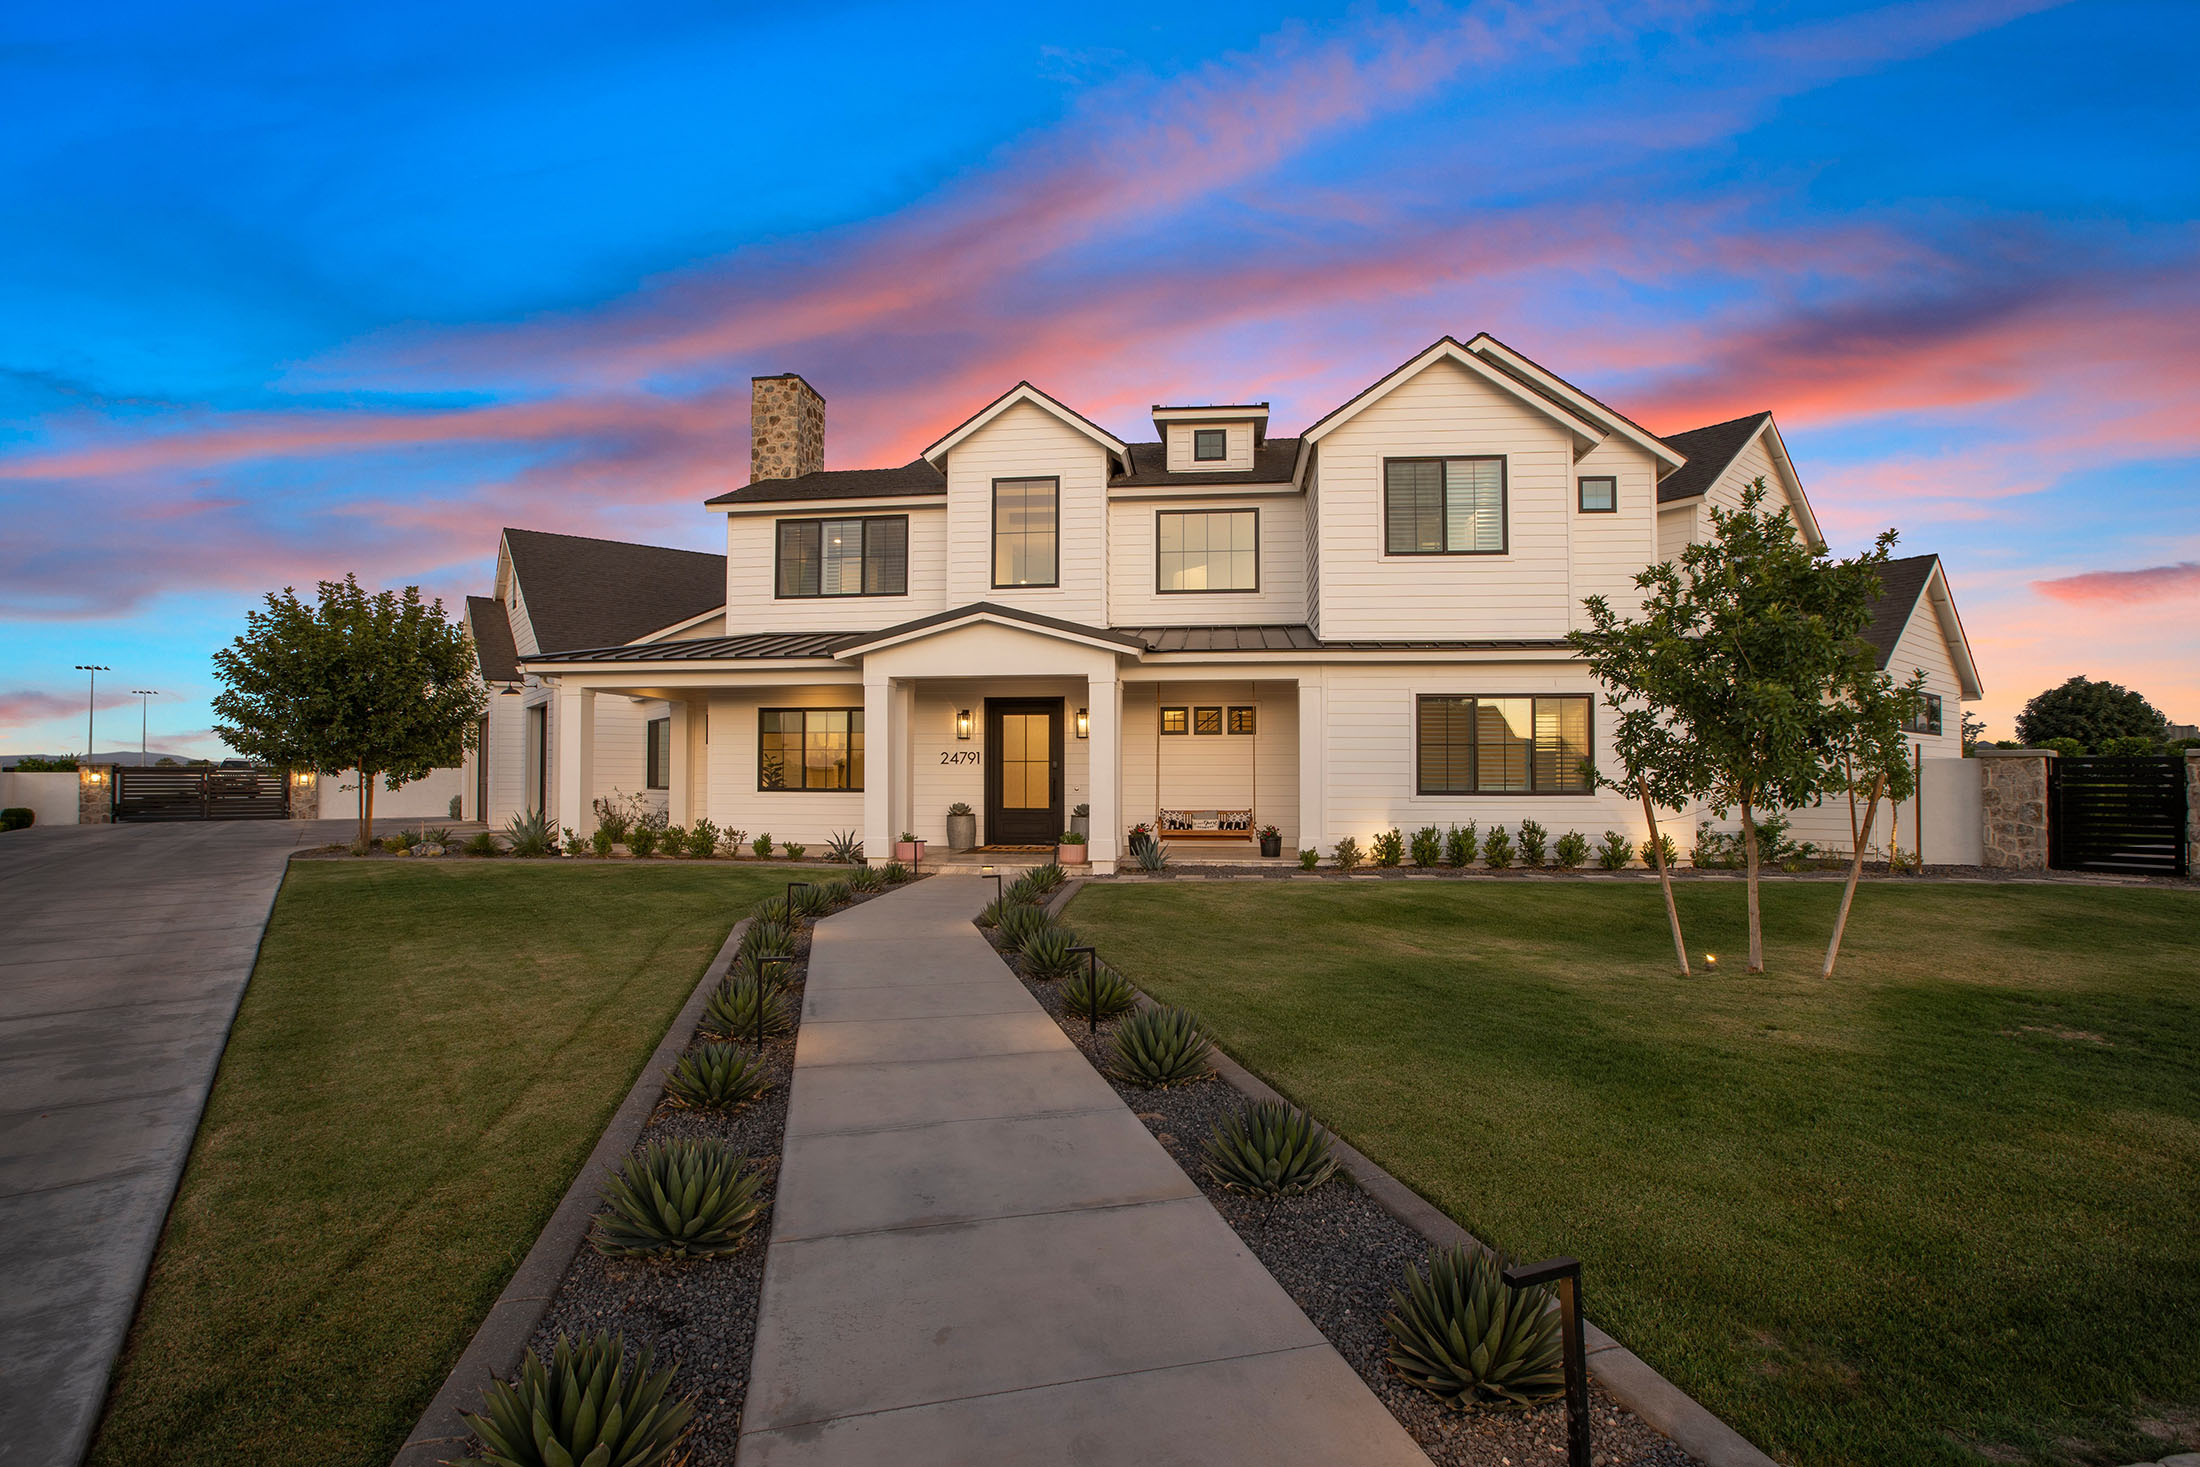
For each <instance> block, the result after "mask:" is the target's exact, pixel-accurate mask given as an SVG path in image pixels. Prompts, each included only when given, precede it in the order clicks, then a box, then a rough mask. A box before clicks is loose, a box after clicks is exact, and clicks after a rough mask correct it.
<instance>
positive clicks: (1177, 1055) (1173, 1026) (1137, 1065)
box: [1108, 1008, 1214, 1090]
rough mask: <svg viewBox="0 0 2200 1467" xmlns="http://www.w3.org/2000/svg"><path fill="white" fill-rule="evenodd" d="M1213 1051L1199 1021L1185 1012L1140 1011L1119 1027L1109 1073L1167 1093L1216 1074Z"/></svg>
mask: <svg viewBox="0 0 2200 1467" xmlns="http://www.w3.org/2000/svg"><path fill="white" fill-rule="evenodd" d="M1213 1049H1214V1046H1213V1045H1212V1044H1210V1043H1208V1040H1207V1036H1206V1035H1205V1034H1203V1033H1201V1032H1200V1029H1199V1021H1198V1020H1197V1019H1194V1018H1193V1017H1192V1016H1191V1015H1190V1014H1188V1013H1186V1012H1185V1011H1184V1010H1182V1009H1175V1008H1153V1009H1140V1010H1139V1011H1138V1012H1137V1013H1135V1014H1132V1015H1131V1016H1130V1017H1129V1018H1127V1019H1125V1020H1124V1021H1123V1022H1122V1023H1121V1024H1119V1025H1117V1026H1116V1030H1115V1048H1114V1051H1113V1053H1111V1054H1110V1055H1109V1057H1108V1073H1109V1074H1111V1075H1113V1076H1114V1077H1115V1078H1116V1079H1118V1080H1121V1081H1123V1082H1124V1083H1125V1084H1127V1085H1136V1086H1138V1087H1140V1088H1141V1089H1144V1090H1166V1089H1167V1088H1168V1087H1169V1086H1171V1085H1184V1084H1188V1083H1190V1082H1191V1081H1194V1080H1204V1079H1206V1078H1207V1077H1208V1076H1209V1075H1211V1074H1213V1073H1214V1067H1213V1066H1212V1065H1211V1064H1209V1063H1208V1060H1209V1056H1210V1054H1211V1053H1212V1051H1213Z"/></svg>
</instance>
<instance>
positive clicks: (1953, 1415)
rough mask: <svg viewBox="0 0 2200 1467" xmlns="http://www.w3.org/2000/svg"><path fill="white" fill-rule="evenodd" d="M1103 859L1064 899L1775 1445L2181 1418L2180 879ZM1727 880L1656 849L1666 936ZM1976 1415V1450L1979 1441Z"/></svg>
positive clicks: (2188, 1255)
mask: <svg viewBox="0 0 2200 1467" xmlns="http://www.w3.org/2000/svg"><path fill="white" fill-rule="evenodd" d="M1838 896H1839V889H1838V888H1837V887H1835V886H1832V885H1830V884H1771V885H1768V886H1767V887H1766V889H1765V928H1766V933H1767V942H1768V950H1769V962H1770V968H1771V972H1770V973H1769V974H1768V975H1764V976H1750V975H1747V974H1745V973H1742V972H1740V971H1738V970H1737V969H1738V966H1739V964H1738V961H1737V960H1734V959H1728V960H1727V961H1726V962H1725V963H1723V965H1722V968H1721V971H1720V973H1719V975H1718V976H1717V977H1704V976H1698V977H1697V978H1695V979H1693V980H1684V979H1681V978H1678V977H1676V976H1674V975H1673V973H1672V949H1671V943H1670V938H1669V936H1668V933H1667V930H1666V925H1665V916H1664V910H1663V907H1662V905H1661V903H1660V901H1659V897H1658V892H1657V888H1656V887H1654V886H1651V885H1647V884H1627V885H1624V886H1622V885H1610V886H1607V885H1602V884H1566V885H1557V884H1548V885H1546V884H1540V883H1538V884H1533V885H1531V884H1525V883H1514V882H1503V883H1500V882H1479V881H1478V882H1466V883H1458V884H1453V883H1444V884H1436V883H1427V884H1424V883H1418V882H1416V883H1413V884H1411V885H1407V884H1403V883H1386V884H1382V885H1377V884H1375V883H1351V884H1336V883H1323V884H1321V885H1319V886H1315V885H1313V884H1311V883H1307V884H1294V885H1293V886H1290V887H1278V886H1252V885H1249V884H1234V883H1233V884H1228V885H1223V884H1210V885H1174V884H1172V885H1155V886H1096V887H1091V888H1087V889H1086V890H1085V891H1084V892H1083V893H1081V894H1080V895H1079V896H1078V897H1077V899H1076V901H1075V902H1074V903H1073V905H1072V907H1071V909H1070V912H1069V920H1070V921H1071V922H1072V923H1073V924H1075V926H1076V927H1077V928H1078V930H1079V931H1080V932H1081V933H1083V934H1085V935H1086V936H1087V937H1089V938H1093V939H1096V940H1097V941H1098V943H1099V945H1100V949H1101V951H1102V952H1103V953H1104V954H1106V955H1107V957H1108V958H1109V959H1110V961H1112V962H1114V963H1115V964H1116V965H1118V966H1119V967H1121V968H1122V969H1124V971H1125V972H1126V973H1128V974H1129V975H1130V976H1132V977H1133V978H1134V979H1135V980H1136V981H1137V982H1139V983H1140V984H1141V985H1142V986H1144V987H1145V988H1146V989H1147V990H1148V991H1149V992H1151V993H1153V994H1154V995H1155V996H1157V997H1159V998H1162V999H1164V1000H1168V1001H1171V1002H1176V1003H1181V1004H1184V1005H1186V1006H1188V1007H1190V1008H1192V1009H1193V1010H1194V1011H1195V1012H1197V1013H1198V1014H1199V1015H1200V1017H1201V1018H1202V1019H1203V1020H1205V1021H1206V1023H1207V1024H1208V1026H1209V1027H1210V1029H1211V1030H1212V1031H1213V1032H1214V1033H1215V1035H1216V1037H1217V1038H1218V1039H1219V1040H1220V1041H1221V1042H1222V1043H1223V1044H1224V1046H1225V1047H1226V1048H1228V1049H1229V1050H1230V1052H1231V1053H1232V1054H1234V1055H1235V1056H1236V1057H1237V1058H1239V1059H1240V1060H1242V1061H1243V1062H1244V1063H1245V1064H1246V1065H1247V1066H1248V1067H1250V1068H1251V1069H1254V1070H1256V1071H1258V1072H1259V1073H1260V1074H1262V1075H1263V1076H1265V1077H1266V1078H1267V1079H1269V1080H1270V1081H1271V1082H1273V1083H1274V1084H1275V1085H1276V1086H1277V1088H1278V1089H1280V1090H1283V1091H1284V1092H1285V1093H1287V1094H1289V1095H1290V1096H1292V1097H1293V1098H1294V1099H1296V1100H1298V1101H1299V1102H1301V1103H1302V1104H1304V1105H1306V1106H1307V1107H1308V1108H1309V1109H1311V1110H1312V1111H1314V1112H1315V1113H1316V1114H1317V1115H1319V1116H1320V1117H1321V1118H1323V1119H1324V1120H1326V1121H1328V1122H1329V1123H1330V1124H1331V1125H1332V1126H1334V1127H1335V1128H1336V1129H1337V1130H1338V1131H1339V1132H1340V1133H1342V1134H1343V1135H1345V1136H1346V1137H1347V1138H1349V1139H1350V1140H1351V1141H1353V1142H1354V1143H1355V1144H1356V1145H1358V1146H1360V1147H1361V1148H1362V1149H1364V1150H1365V1151H1367V1152H1368V1153H1369V1154H1370V1155H1371V1156H1373V1157H1374V1158H1376V1159H1377V1160H1378V1161H1380V1162H1381V1163H1382V1164H1383V1165H1384V1166H1386V1167H1388V1168H1389V1169H1390V1170H1391V1171H1392V1172H1393V1173H1395V1174H1396V1175H1397V1176H1399V1177H1400V1178H1401V1179H1402V1180H1404V1181H1405V1182H1406V1183H1407V1184H1408V1185H1410V1186H1412V1187H1414V1188H1415V1189H1416V1190H1418V1191H1419V1192H1421V1193H1422V1194H1423V1195H1425V1196H1427V1197H1429V1198H1430V1199H1431V1200H1433V1201H1434V1202H1436V1203H1437V1204H1438V1205H1439V1206H1441V1207H1442V1208H1443V1209H1444V1210H1445V1211H1446V1212H1448V1213H1450V1214H1451V1215H1452V1216H1453V1217H1454V1218H1457V1219H1458V1220H1459V1221H1460V1222H1461V1223H1462V1224H1464V1225H1465V1226H1467V1227H1468V1228H1470V1229H1471V1230H1473V1231H1474V1232H1475V1233H1476V1234H1477V1235H1479V1236H1480V1237H1482V1238H1484V1239H1487V1240H1489V1241H1491V1242H1493V1243H1495V1244H1497V1245H1499V1246H1500V1247H1503V1248H1505V1249H1507V1250H1509V1251H1511V1252H1513V1253H1514V1254H1516V1255H1519V1256H1526V1257H1541V1256H1544V1255H1547V1254H1554V1253H1573V1254H1578V1255H1580V1256H1581V1257H1582V1258H1583V1260H1584V1261H1585V1263H1586V1265H1587V1268H1586V1272H1585V1277H1584V1292H1585V1296H1586V1298H1587V1300H1588V1302H1589V1311H1590V1314H1591V1316H1592V1317H1593V1318H1595V1319H1596V1320H1598V1321H1599V1322H1600V1323H1602V1324H1604V1325H1605V1326H1606V1327H1607V1328H1609V1329H1610V1330H1611V1331H1612V1333H1614V1334H1616V1335H1617V1336H1619V1337H1620V1339H1621V1340H1622V1341H1623V1342H1625V1343H1626V1344H1628V1345H1630V1346H1632V1347H1633V1348H1634V1349H1635V1350H1636V1351H1637V1352H1638V1353H1639V1354H1641V1355H1642V1356H1643V1357H1645V1358H1646V1359H1647V1360H1649V1361H1650V1363H1651V1364H1652V1365H1654V1366H1656V1367H1657V1368H1658V1369H1660V1370H1662V1371H1664V1372H1665V1373H1666V1375H1667V1376H1669V1377H1670V1378H1671V1379H1673V1380H1674V1381H1675V1382H1676V1383H1678V1384H1679V1385H1680V1386H1681V1387H1683V1388H1684V1389H1686V1390H1688V1391H1690V1392H1691V1393H1693V1394H1694V1395H1696V1396H1697V1397H1698V1398H1699V1399H1701V1400H1702V1401H1703V1402H1704V1403H1705V1404H1706V1405H1708V1406H1709V1407H1711V1409H1712V1410H1714V1411H1716V1412H1717V1413H1719V1414H1720V1415H1721V1416H1723V1417H1725V1418H1726V1419H1727V1420H1728V1421H1730V1422H1731V1423H1733V1424H1734V1425H1735V1426H1736V1427H1737V1428H1738V1429H1740V1430H1741V1431H1742V1432H1743V1433H1744V1434H1745V1435H1747V1436H1749V1437H1750V1438H1752V1439H1753V1440H1755V1441H1756V1442H1758V1443H1759V1444H1760V1445H1762V1446H1764V1447H1765V1448H1767V1449H1768V1450H1770V1451H1772V1452H1774V1453H1775V1454H1776V1455H1780V1456H1782V1457H1785V1458H1789V1459H1792V1460H1793V1461H1795V1462H1798V1463H1805V1464H1822V1463H1873V1464H1878V1463H1892V1462H1903V1463H1913V1462H1922V1463H1972V1464H1976V1463H1979V1462H1981V1461H1985V1460H1996V1461H2012V1460H2037V1461H2043V1462H2064V1461H2067V1462H2096V1463H2113V1462H2128V1461H2133V1460H2152V1459H2153V1458H2154V1457H2158V1456H2160V1455H2162V1454H2163V1453H2164V1452H2165V1451H2168V1450H2172V1448H2169V1447H2167V1446H2165V1445H2164V1444H2163V1443H2162V1442H2160V1441H2159V1440H2156V1439H2154V1438H2151V1437H2148V1436H2145V1435H2143V1434H2141V1433H2139V1432H2138V1431H2137V1430H2136V1429H2135V1425H2134V1423H2135V1422H2136V1421H2138V1420H2143V1419H2148V1418H2154V1419H2160V1418H2164V1417H2167V1418H2169V1419H2172V1420H2182V1421H2183V1422H2185V1423H2187V1424H2188V1426H2189V1425H2190V1424H2191V1423H2193V1422H2195V1421H2196V1420H2200V1058H2196V1057H2200V893H2193V892H2186V891H2164V890H2146V889H2111V888H2080V887H2042V886H2003V887H1987V886H1943V885H1922V884H1920V885H1873V886H1869V887H1867V888H1865V889H1864V890H1863V891H1862V892H1861V893H1860V894H1859V895H1858V898H1857V912H1856V917H1855V919H1854V920H1853V921H1852V923H1851V925H1850V930H1849V940H1848V944H1847V948H1846V951H1845V954H1844V960H1843V962H1844V967H1843V971H1842V972H1841V973H1840V974H1839V975H1838V976H1837V977H1836V978H1835V979H1833V980H1832V981H1821V980H1819V979H1818V978H1817V977H1816V976H1815V975H1816V973H1817V969H1818V962H1819V958H1820V956H1821V954H1822V948H1823V944H1824V941H1825V934H1826V932H1827V929H1828V927H1829V926H1830V923H1831V918H1832V912H1833V908H1834V904H1835V902H1836V900H1837V898H1838ZM1742 904H1743V893H1742V888H1741V886H1740V885H1739V884H1738V883H1737V884H1731V885H1730V884H1724V883H1721V884H1717V885H1710V884H1700V883H1697V884H1684V885H1683V886H1682V888H1681V908H1682V916H1683V920H1684V921H1685V923H1686V924H1687V929H1688V932H1689V934H1690V946H1691V948H1692V949H1693V950H1694V951H1697V952H1702V951H1703V950H1705V949H1707V948H1708V949H1710V950H1712V951H1715V952H1718V953H1720V954H1721V955H1722V957H1724V956H1725V955H1726V954H1727V953H1729V952H1733V953H1737V954H1738V953H1739V952H1740V951H1741V950H1742V946H1743V943H1742V926H1741V924H1742V910H1743V907H1742ZM1981 1448H1983V1449H1984V1455H1983V1456H1982V1455H1981V1454H1980V1451H1979V1449H1981Z"/></svg>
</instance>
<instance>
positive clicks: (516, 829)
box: [504, 810, 556, 856]
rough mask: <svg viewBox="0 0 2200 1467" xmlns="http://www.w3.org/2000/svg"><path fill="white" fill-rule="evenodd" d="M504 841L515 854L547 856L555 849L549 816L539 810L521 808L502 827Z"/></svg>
mask: <svg viewBox="0 0 2200 1467" xmlns="http://www.w3.org/2000/svg"><path fill="white" fill-rule="evenodd" d="M504 843H505V845H506V846H508V847H510V849H511V852H512V854H513V855H515V856H547V855H549V854H551V852H552V851H554V850H555V849H556V845H555V836H554V833H553V832H552V830H551V827H550V817H549V816H548V815H545V814H543V812H542V811H540V810H522V811H521V812H520V813H519V814H517V815H514V816H513V817H512V819H511V821H510V823H509V824H507V825H506V826H505V827H504Z"/></svg>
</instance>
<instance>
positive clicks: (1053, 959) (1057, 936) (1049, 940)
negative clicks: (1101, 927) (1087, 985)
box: [1021, 925, 1086, 983]
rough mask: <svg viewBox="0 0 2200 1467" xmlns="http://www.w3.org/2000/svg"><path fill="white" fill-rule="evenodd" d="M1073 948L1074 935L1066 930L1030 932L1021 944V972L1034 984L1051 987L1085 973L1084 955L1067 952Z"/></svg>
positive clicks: (1047, 928) (1057, 928)
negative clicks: (1057, 981) (1049, 985)
mask: <svg viewBox="0 0 2200 1467" xmlns="http://www.w3.org/2000/svg"><path fill="white" fill-rule="evenodd" d="M1075 946H1077V934H1076V933H1074V932H1072V931H1070V930H1069V929H1068V928H1067V927H1058V926H1052V925H1050V926H1046V927H1042V928H1039V929H1038V930H1036V931H1034V932H1033V933H1032V934H1031V936H1030V937H1029V938H1027V939H1025V941H1024V945H1023V948H1022V950H1021V956H1022V958H1023V960H1024V972H1025V974H1026V975H1027V976H1029V977H1030V978H1032V979H1033V980H1034V981H1036V982H1040V983H1052V982H1054V981H1055V980H1056V979H1058V978H1067V977H1068V976H1069V975H1070V974H1072V973H1081V972H1083V971H1084V969H1085V966H1086V964H1085V955H1084V954H1083V953H1078V952H1071V951H1070V949H1071V948H1073V947H1075Z"/></svg>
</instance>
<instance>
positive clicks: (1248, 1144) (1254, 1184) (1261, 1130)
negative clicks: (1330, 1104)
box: [1200, 1100, 1337, 1197]
mask: <svg viewBox="0 0 2200 1467" xmlns="http://www.w3.org/2000/svg"><path fill="white" fill-rule="evenodd" d="M1200 1150H1201V1152H1202V1153H1204V1154H1205V1156H1206V1158H1207V1175H1208V1176H1210V1177H1213V1178H1214V1179H1215V1182H1216V1184H1217V1185H1219V1186H1220V1187H1221V1188H1222V1189H1223V1190H1224V1191H1226V1192H1242V1193H1244V1194H1246V1195H1247V1196H1249V1197H1296V1196H1298V1195H1299V1194H1300V1193H1302V1192H1311V1191H1313V1190H1314V1189H1315V1188H1316V1187H1319V1186H1320V1185H1321V1184H1322V1183H1324V1182H1326V1181H1328V1180H1329V1179H1330V1177H1331V1176H1332V1175H1334V1174H1335V1173H1336V1170H1337V1158H1336V1157H1335V1156H1333V1155H1331V1154H1330V1142H1329V1132H1327V1131H1326V1130H1324V1129H1322V1127H1320V1126H1318V1125H1316V1124H1315V1123H1314V1119H1313V1117H1311V1116H1309V1115H1308V1114H1307V1113H1306V1112H1305V1111H1303V1110H1300V1109H1299V1108H1298V1107H1297V1106H1295V1105H1290V1104H1287V1103H1285V1102H1284V1101H1281V1100H1263V1101H1260V1102H1258V1103H1256V1104H1253V1105H1249V1106H1246V1107H1245V1108H1244V1109H1242V1110H1240V1111H1238V1112H1237V1113H1236V1114H1234V1115H1226V1116H1224V1117H1223V1118H1222V1119H1221V1120H1219V1121H1217V1122H1215V1127H1214V1130H1213V1131H1211V1132H1210V1133H1208V1136H1207V1140H1206V1142H1205V1144H1204V1145H1202V1146H1201V1147H1200Z"/></svg>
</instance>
